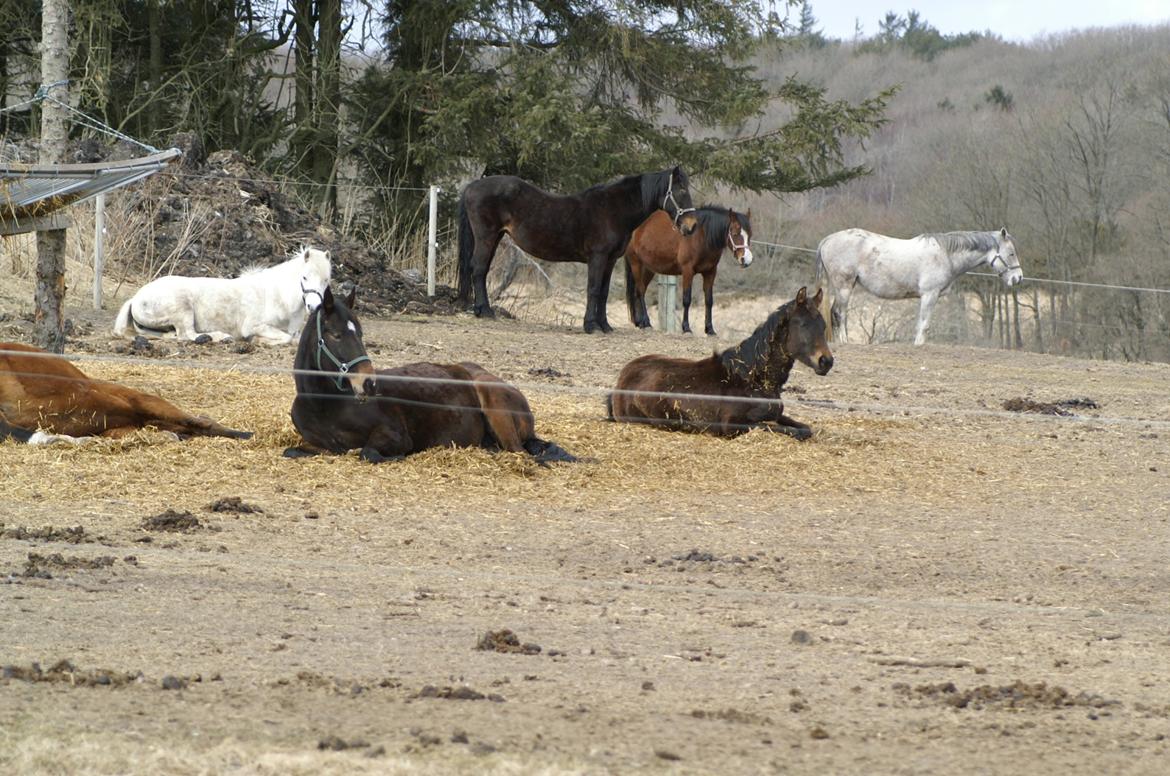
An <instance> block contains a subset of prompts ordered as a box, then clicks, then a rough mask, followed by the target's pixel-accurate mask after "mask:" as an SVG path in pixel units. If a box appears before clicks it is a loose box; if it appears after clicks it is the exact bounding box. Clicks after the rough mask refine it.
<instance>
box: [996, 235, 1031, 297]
mask: <svg viewBox="0 0 1170 776" xmlns="http://www.w3.org/2000/svg"><path fill="white" fill-rule="evenodd" d="M987 265H988V266H989V267H991V268H992V269H993V270H995V273H996V274H997V275H999V279H1000V280H1002V281H1003V284H1004V285H1005V286H1007V287H1008V288H1011V287H1012V286H1014V285H1016V284H1017V283H1019V282H1020V281H1021V280H1023V279H1024V270H1023V269H1022V268H1021V267H1020V257H1019V256H1017V255H1016V243H1015V240H1013V239H1012V236H1011V235H1010V234H1008V230H1007V229H1000V230H999V231H998V232H996V233H995V251H994V252H992V253H988V255H987Z"/></svg>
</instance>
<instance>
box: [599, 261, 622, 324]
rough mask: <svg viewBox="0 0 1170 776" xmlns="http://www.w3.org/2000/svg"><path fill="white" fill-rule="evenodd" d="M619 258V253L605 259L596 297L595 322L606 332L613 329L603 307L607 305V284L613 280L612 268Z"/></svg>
mask: <svg viewBox="0 0 1170 776" xmlns="http://www.w3.org/2000/svg"><path fill="white" fill-rule="evenodd" d="M619 258H621V254H620V253H618V254H617V255H616V256H610V257H609V258H608V259H606V262H605V272H604V274H603V275H602V276H601V289H600V292H599V295H598V297H597V324H598V325H599V326H600V327H601V330H602V331H603V332H605V333H606V334H609V333H610V332H611V331H613V327H612V326H610V325H609V317H608V316H607V315H606V313H605V309H606V307H607V306H608V305H609V286H610V282H611V281H612V280H613V268H614V267H615V266H617V262H618V259H619Z"/></svg>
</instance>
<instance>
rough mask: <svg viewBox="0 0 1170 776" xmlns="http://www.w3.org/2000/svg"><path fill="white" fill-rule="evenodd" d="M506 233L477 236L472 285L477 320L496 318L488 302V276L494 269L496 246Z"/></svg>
mask: <svg viewBox="0 0 1170 776" xmlns="http://www.w3.org/2000/svg"><path fill="white" fill-rule="evenodd" d="M503 237H504V233H503V232H502V231H497V232H492V233H488V234H476V235H475V252H474V253H473V254H472V256H471V284H472V286H473V288H474V289H475V302H474V304H473V306H472V311H473V312H474V313H475V316H476V317H477V318H495V317H496V313H495V311H494V310H492V305H491V302H489V301H488V293H487V274H488V270H489V269H491V268H492V259H493V258H495V255H496V246H497V245H499V244H500V240H501V239H503Z"/></svg>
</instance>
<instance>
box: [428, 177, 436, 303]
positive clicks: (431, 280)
mask: <svg viewBox="0 0 1170 776" xmlns="http://www.w3.org/2000/svg"><path fill="white" fill-rule="evenodd" d="M438 232H439V187H438V186H431V203H430V223H429V225H428V227H427V296H432V297H433V296H434V295H435V263H436V261H437V260H438V252H439V242H438Z"/></svg>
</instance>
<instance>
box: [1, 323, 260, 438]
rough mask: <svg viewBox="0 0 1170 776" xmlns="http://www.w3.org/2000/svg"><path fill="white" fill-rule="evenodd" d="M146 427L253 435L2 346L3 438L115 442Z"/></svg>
mask: <svg viewBox="0 0 1170 776" xmlns="http://www.w3.org/2000/svg"><path fill="white" fill-rule="evenodd" d="M146 426H153V427H155V428H157V429H159V430H160V431H169V432H171V433H173V434H176V435H177V436H179V437H180V438H185V437H193V436H221V437H230V438H232V439H248V438H250V437H251V436H252V434H251V433H250V432H247V431H235V430H234V429H230V428H227V427H225V426H222V425H220V424H219V423H216V422H215V421H214V420H211V419H210V418H204V417H199V416H196V415H191V414H189V413H187V412H184V411H183V410H181V409H179V408H178V407H176V406H175V405H173V404H171V403H170V402H169V401H167V400H166V399H163V398H160V397H158V396H155V395H153V394H149V393H145V392H143V391H137V390H135V389H133V388H128V387H126V386H124V385H118V384H117V383H111V382H107V381H105V380H94V379H92V378H90V377H88V376H86V374H85V373H84V372H82V371H81V370H80V369H78V368H77V367H75V366H74V365H73V364H71V363H69V362H68V361H66V360H65V359H64V358H62V357H61V356H58V355H55V354H52V353H48V352H46V351H44V350H41V349H40V348H34V347H32V346H30V345H24V344H21V343H18V342H0V439H4V438H7V437H12V438H15V439H17V440H19V441H21V442H30V443H33V444H36V443H44V442H53V441H59V440H60V441H73V440H74V439H75V438H77V437H91V436H102V437H109V438H114V439H116V438H118V437H123V436H126V435H127V434H131V433H133V432H135V431H137V430H138V429H141V428H144V427H146ZM53 435H57V436H53Z"/></svg>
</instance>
